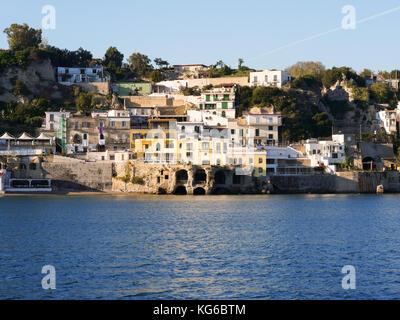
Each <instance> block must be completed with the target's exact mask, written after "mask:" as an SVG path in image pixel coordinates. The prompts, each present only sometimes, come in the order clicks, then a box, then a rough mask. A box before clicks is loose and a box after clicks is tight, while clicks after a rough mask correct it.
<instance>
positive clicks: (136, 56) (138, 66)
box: [129, 52, 153, 77]
mask: <svg viewBox="0 0 400 320" xmlns="http://www.w3.org/2000/svg"><path fill="white" fill-rule="evenodd" d="M150 62H151V60H150V59H149V57H148V56H146V55H144V54H141V53H139V52H135V53H133V54H132V55H131V56H130V57H129V64H130V66H129V67H130V70H131V71H132V73H133V74H134V75H135V76H137V77H145V76H146V75H147V73H148V72H150V71H151V70H153V66H152V65H151V63H150Z"/></svg>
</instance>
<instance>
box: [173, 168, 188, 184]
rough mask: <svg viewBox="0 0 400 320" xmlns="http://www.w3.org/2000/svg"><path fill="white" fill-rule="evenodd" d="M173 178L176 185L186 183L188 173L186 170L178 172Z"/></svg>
mask: <svg viewBox="0 0 400 320" xmlns="http://www.w3.org/2000/svg"><path fill="white" fill-rule="evenodd" d="M175 177H176V182H177V183H186V182H187V181H188V173H187V171H186V170H179V171H178V172H177V173H176V175H175Z"/></svg>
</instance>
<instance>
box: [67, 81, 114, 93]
mask: <svg viewBox="0 0 400 320" xmlns="http://www.w3.org/2000/svg"><path fill="white" fill-rule="evenodd" d="M75 85H78V86H80V87H82V88H83V90H85V91H86V92H94V93H99V94H102V95H105V96H106V95H109V94H110V83H109V82H84V83H75Z"/></svg>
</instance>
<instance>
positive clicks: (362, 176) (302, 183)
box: [269, 171, 400, 193]
mask: <svg viewBox="0 0 400 320" xmlns="http://www.w3.org/2000/svg"><path fill="white" fill-rule="evenodd" d="M379 185H383V187H384V191H385V192H400V174H399V172H397V171H388V172H338V173H337V175H299V176H273V177H271V179H270V184H269V187H270V188H271V190H272V192H273V193H376V189H377V187H378V186H379Z"/></svg>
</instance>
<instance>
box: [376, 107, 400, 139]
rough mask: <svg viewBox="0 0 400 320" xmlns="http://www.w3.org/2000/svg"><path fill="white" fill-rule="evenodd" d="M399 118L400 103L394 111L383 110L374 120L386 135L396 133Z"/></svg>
mask: <svg viewBox="0 0 400 320" xmlns="http://www.w3.org/2000/svg"><path fill="white" fill-rule="evenodd" d="M399 116H400V102H399V105H398V106H397V109H396V110H383V111H379V112H377V113H376V120H377V122H378V125H379V126H380V127H381V128H384V129H385V131H386V133H387V134H392V133H396V132H397V119H398V118H399Z"/></svg>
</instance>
